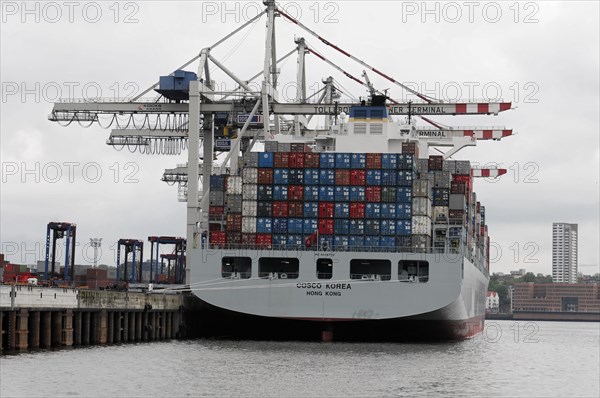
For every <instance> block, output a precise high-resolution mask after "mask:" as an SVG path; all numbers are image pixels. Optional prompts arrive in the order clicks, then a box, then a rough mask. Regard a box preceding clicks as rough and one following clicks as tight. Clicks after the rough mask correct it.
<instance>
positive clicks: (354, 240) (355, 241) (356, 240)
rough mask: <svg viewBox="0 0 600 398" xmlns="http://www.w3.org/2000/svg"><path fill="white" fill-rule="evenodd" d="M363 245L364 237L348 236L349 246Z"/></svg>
mask: <svg viewBox="0 0 600 398" xmlns="http://www.w3.org/2000/svg"><path fill="white" fill-rule="evenodd" d="M364 245H365V237H364V236H360V235H350V236H348V246H350V247H363V246H364Z"/></svg>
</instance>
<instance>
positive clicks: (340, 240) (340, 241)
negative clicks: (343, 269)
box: [333, 235, 349, 250]
mask: <svg viewBox="0 0 600 398" xmlns="http://www.w3.org/2000/svg"><path fill="white" fill-rule="evenodd" d="M333 244H334V245H335V247H336V248H337V249H338V250H340V249H342V248H346V247H348V244H349V239H348V236H346V235H335V236H334V237H333Z"/></svg>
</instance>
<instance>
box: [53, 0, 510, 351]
mask: <svg viewBox="0 0 600 398" xmlns="http://www.w3.org/2000/svg"><path fill="white" fill-rule="evenodd" d="M264 4H265V10H264V11H263V12H262V13H260V14H258V15H257V16H256V17H254V18H252V19H250V20H249V21H247V22H246V23H245V24H243V25H242V26H240V27H239V28H237V29H235V30H234V31H233V32H232V33H231V34H229V35H227V36H226V37H225V38H223V39H222V40H219V41H218V42H216V43H214V44H213V45H212V46H210V47H206V48H204V49H203V50H202V51H201V52H200V53H199V54H198V55H197V56H195V57H194V58H192V59H191V60H190V61H189V62H188V63H186V64H185V65H184V66H183V67H182V68H185V67H186V66H188V65H190V64H192V63H195V62H197V64H198V69H197V73H195V72H191V71H185V70H182V68H181V69H178V70H176V71H174V72H173V73H171V74H170V75H168V76H162V77H161V78H160V81H159V83H156V84H155V85H153V86H151V87H150V88H149V89H148V90H146V91H144V92H143V93H142V94H140V95H138V96H136V97H135V98H131V99H128V100H126V101H117V102H114V101H113V102H100V101H89V100H88V101H60V102H58V103H56V104H54V109H53V111H52V114H51V115H50V120H52V121H56V122H64V124H65V125H69V124H71V123H73V122H78V123H80V124H82V125H84V126H86V127H87V126H90V125H92V124H94V123H98V124H100V122H99V121H100V119H101V117H104V118H103V120H111V122H110V123H109V124H108V126H109V127H110V126H113V131H112V132H111V136H110V138H109V140H108V141H107V143H108V144H109V145H115V146H118V145H120V146H121V147H123V146H127V147H128V148H131V147H132V146H133V147H134V148H135V147H138V148H139V149H140V151H141V152H144V153H149V154H178V153H180V152H181V149H187V150H188V163H187V165H183V166H178V168H177V169H173V170H171V171H169V173H170V175H171V177H172V180H171V181H172V182H178V183H179V184H180V185H179V186H180V193H182V192H183V195H181V198H183V200H185V201H186V202H187V235H186V282H187V285H189V289H190V290H191V291H192V292H193V293H194V295H195V296H196V297H197V298H198V299H199V302H200V303H201V304H200V313H199V316H198V320H199V322H198V324H199V327H200V329H201V331H202V333H201V334H202V335H204V336H228V337H233V338H236V337H239V338H259V339H311V340H313V339H322V340H331V339H335V340H356V341H376V340H410V339H417V340H422V339H434V340H440V339H464V338H468V337H470V336H474V335H476V334H477V333H479V332H481V331H482V329H483V322H484V302H485V295H486V290H487V285H488V280H489V247H490V239H489V236H488V227H487V225H486V212H485V207H484V206H482V205H481V204H480V203H479V202H478V201H477V196H476V194H475V192H474V190H473V179H474V178H475V177H494V176H498V175H501V174H502V173H503V172H506V171H505V170H504V171H503V170H482V169H478V168H476V167H472V166H471V164H470V163H469V161H465V160H452V157H453V156H454V155H455V154H456V153H457V152H458V151H459V150H460V149H462V148H464V147H466V146H473V145H476V143H477V142H478V141H480V140H500V139H502V138H504V137H507V136H509V135H511V134H512V130H506V129H505V128H504V127H494V128H486V127H449V126H445V125H442V124H440V123H438V122H436V121H434V120H431V119H429V117H432V116H461V115H471V116H472V115H497V114H498V113H500V112H503V111H506V110H509V109H510V108H511V104H510V103H506V102H502V101H501V100H500V101H497V102H494V101H478V102H474V101H471V100H466V101H457V102H449V101H442V100H439V99H436V98H433V97H431V96H428V95H424V94H421V93H419V92H417V91H415V90H413V89H411V88H410V87H407V86H405V85H403V84H402V83H400V82H398V81H397V80H395V79H393V78H392V77H391V76H390V75H388V74H385V73H383V72H382V71H381V70H379V69H377V68H375V67H373V66H372V65H370V64H368V63H366V62H365V61H363V60H361V59H359V58H357V57H356V56H354V55H352V54H351V53H350V52H349V51H346V50H343V49H341V48H340V47H339V46H337V45H334V44H333V43H331V42H330V41H328V40H326V39H324V38H323V37H322V36H320V35H319V34H318V33H316V32H315V31H314V30H312V29H310V28H308V27H307V26H305V25H303V24H302V23H301V22H300V21H299V20H297V19H295V18H294V17H292V16H290V15H288V14H287V13H286V12H285V10H284V9H282V8H280V7H279V6H278V5H277V4H276V3H275V1H272V0H267V1H264ZM263 16H266V18H267V24H266V39H265V53H264V68H263V70H262V71H261V72H260V73H258V74H257V75H255V76H254V77H253V78H251V79H250V80H245V79H243V78H240V77H239V76H237V75H236V74H235V73H234V72H233V70H232V69H231V68H228V67H226V66H225V65H223V64H222V63H221V62H219V61H218V60H217V59H216V58H215V57H214V55H213V52H214V50H215V48H217V47H218V46H219V45H220V44H221V43H223V42H224V41H226V40H228V39H229V38H231V37H233V36H234V35H236V34H237V33H238V32H241V31H242V30H243V29H245V28H247V27H248V26H250V25H252V24H254V23H256V22H257V21H258V20H259V19H260V18H262V17H263ZM278 18H282V19H285V20H287V21H288V22H290V23H291V24H293V25H294V26H297V27H299V28H301V29H303V30H304V31H305V33H307V34H308V35H309V36H311V37H314V38H316V39H317V40H318V42H320V44H322V45H324V46H326V48H329V49H332V50H333V51H336V52H337V53H340V54H342V55H343V56H344V57H346V58H347V59H350V60H352V61H354V62H356V63H358V64H360V65H361V66H362V67H364V68H365V69H364V70H363V75H362V79H361V78H357V77H355V76H353V75H352V74H351V73H349V72H347V71H346V70H344V69H342V68H341V67H340V66H338V65H337V64H335V63H333V62H332V61H330V60H329V59H328V58H327V57H326V56H325V55H323V54H322V53H321V52H320V51H321V50H320V51H319V52H317V51H316V50H315V47H314V46H312V45H311V46H309V45H308V43H307V41H306V40H305V39H304V38H303V37H298V36H296V37H295V38H294V44H295V49H294V50H292V51H291V52H289V53H288V54H287V55H285V56H283V57H281V58H278V57H277V49H276V45H275V37H276V33H275V21H276V20H277V19H278ZM277 42H278V43H281V42H282V41H281V40H279V39H278V40H277ZM294 53H296V54H297V63H296V68H297V70H296V89H297V90H296V91H297V95H296V98H295V99H294V101H292V102H290V101H283V100H282V99H281V96H280V94H279V93H278V89H279V88H280V87H281V83H279V82H278V80H279V79H280V68H279V63H280V62H281V61H283V60H284V59H285V58H287V57H289V56H290V55H291V54H294ZM307 56H312V57H314V58H313V59H314V60H315V61H317V62H324V63H326V64H327V65H328V66H330V67H332V68H333V69H334V70H335V71H336V73H338V74H339V75H340V76H342V77H343V78H344V79H345V78H349V79H350V80H351V81H352V82H353V83H354V84H356V83H358V84H360V85H361V86H363V87H366V89H367V92H368V96H367V97H366V98H367V99H363V100H360V99H359V100H357V99H356V98H355V97H354V96H351V95H346V96H347V97H349V98H350V100H346V101H343V100H341V90H340V89H339V87H340V84H339V82H338V81H337V80H336V79H334V78H333V76H329V77H327V78H326V79H325V80H323V83H324V86H323V87H322V88H321V89H320V90H319V91H317V92H316V93H315V94H314V95H312V96H310V97H308V96H307V95H306V91H307V87H308V86H307V84H306V67H307V64H306V62H305V58H306V57H307ZM367 70H368V71H369V73H374V74H376V75H378V77H379V78H382V79H384V80H386V81H388V82H390V83H392V84H394V86H395V87H399V88H400V89H402V90H403V94H404V95H410V96H412V97H411V98H414V100H410V101H396V100H394V99H393V98H392V97H391V96H390V95H388V92H387V91H385V92H381V91H379V90H377V89H376V88H375V85H374V84H373V83H372V82H371V81H370V80H369V76H368V75H367ZM215 71H219V72H221V73H222V74H223V75H225V76H227V77H229V78H231V79H232V80H233V81H234V82H235V84H236V85H237V88H236V89H235V90H233V91H227V92H225V91H220V90H219V89H218V88H217V85H216V84H215V82H214V80H213V79H212V77H214V76H215ZM257 77H262V84H261V85H260V88H259V89H258V90H257V89H253V88H252V87H251V86H250V84H249V83H250V82H251V81H252V80H253V79H255V78H257ZM152 90H155V92H157V93H158V94H159V97H158V98H154V99H152V100H150V101H148V100H144V99H142V98H141V96H142V95H144V94H146V93H148V92H151V91H152ZM346 94H347V93H346ZM317 96H318V99H316V98H317ZM106 116H108V118H106ZM313 117H316V119H317V122H314V121H312V123H311V119H312V118H313ZM417 118H419V119H422V120H424V121H425V122H427V123H428V124H429V125H430V126H428V127H419V126H417V125H416V119H417ZM319 123H322V124H319ZM318 126H321V127H318ZM191 132H198V134H196V133H191ZM182 142H183V143H184V144H182ZM257 143H259V144H264V147H260V148H259V145H255V144H257ZM201 148H202V152H201ZM440 148H446V149H447V150H446V151H445V152H441V149H440ZM433 150H437V151H440V152H441V154H440V155H438V154H436V155H431V156H430V151H433ZM433 153H436V152H433ZM223 156H225V158H224V159H223ZM214 159H218V160H219V161H220V162H221V164H220V165H219V166H217V165H216V164H213V161H214ZM166 175H167V172H165V176H166ZM165 176H163V179H164V180H165V181H168V180H167V179H165V178H166V177H165Z"/></svg>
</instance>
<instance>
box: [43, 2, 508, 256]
mask: <svg viewBox="0 0 600 398" xmlns="http://www.w3.org/2000/svg"><path fill="white" fill-rule="evenodd" d="M263 3H264V5H265V10H264V11H263V12H262V13H260V14H258V15H256V16H255V17H254V18H252V19H250V20H249V21H248V22H246V23H245V24H243V25H242V26H240V27H239V28H237V29H235V30H234V31H233V32H231V33H230V34H228V35H227V36H226V37H224V38H223V39H221V40H219V41H217V42H216V43H214V44H212V45H210V46H208V47H206V48H204V49H202V50H201V51H200V53H199V54H198V55H197V56H195V57H193V58H192V59H191V60H190V61H188V62H187V63H185V64H184V65H182V66H181V67H179V68H178V69H177V70H176V72H173V74H171V75H170V76H174V75H175V74H180V72H181V71H182V70H183V69H184V68H186V67H188V66H189V65H191V64H192V63H195V62H197V64H198V69H197V73H196V74H195V75H194V76H195V77H194V78H192V79H190V80H189V84H188V85H187V86H186V88H185V91H186V93H185V95H184V96H183V97H181V98H178V99H176V100H173V99H168V98H166V97H165V96H159V97H158V99H156V98H152V99H151V100H146V99H143V98H142V97H143V96H144V95H146V94H148V93H150V92H151V91H152V90H156V89H160V85H159V83H160V82H159V83H156V84H154V85H152V86H151V87H149V88H148V89H147V90H145V91H144V92H142V93H141V94H140V95H138V96H136V97H135V98H132V99H130V100H127V101H122V102H118V101H115V102H74V101H70V102H58V103H55V104H54V108H53V110H52V113H51V115H50V117H49V119H50V120H52V121H55V122H59V123H62V124H67V125H68V124H71V123H73V122H78V123H79V124H82V125H85V126H88V125H93V124H98V125H101V126H102V127H105V128H112V127H116V128H115V129H114V130H113V131H112V133H111V136H110V138H109V140H108V143H109V144H110V145H115V146H131V147H134V148H135V147H138V148H140V149H141V150H142V151H144V152H146V153H150V154H152V153H157V154H178V153H180V152H181V150H184V149H186V148H187V150H188V163H187V168H186V169H185V172H183V170H182V168H181V167H178V168H177V169H176V170H175V171H170V172H168V171H167V172H166V173H165V176H164V177H163V178H164V180H167V181H171V182H178V183H180V188H181V186H182V185H183V186H185V187H186V188H187V191H188V192H198V195H195V194H193V195H187V243H188V244H189V247H190V248H192V249H198V248H199V247H200V244H201V239H200V238H201V236H204V235H206V234H208V233H209V232H208V196H209V195H208V193H209V188H210V184H209V183H208V181H209V178H210V175H211V173H213V171H214V167H213V166H214V165H213V158H214V151H215V145H214V144H215V138H219V137H222V136H229V137H230V139H231V143H230V146H229V147H228V153H227V156H226V158H225V160H224V161H223V162H222V164H221V166H220V169H221V170H224V169H225V168H229V170H231V172H232V173H235V172H236V171H237V169H238V167H237V160H238V156H239V154H240V152H242V153H244V152H246V151H251V150H252V148H253V146H254V144H255V143H256V142H257V141H260V140H264V141H268V140H273V139H276V137H277V139H283V140H284V141H286V142H303V143H311V142H313V143H314V142H315V141H316V140H318V139H323V140H330V139H331V137H334V138H335V139H339V140H343V139H344V137H343V136H341V135H339V133H340V132H341V131H342V130H341V129H340V128H339V125H336V122H337V121H338V118H341V116H343V115H344V114H349V113H350V111H351V109H353V108H354V107H358V106H361V105H365V101H364V100H363V101H361V100H360V99H359V100H357V99H356V97H354V96H352V95H351V94H349V93H345V94H346V95H347V96H349V97H350V100H349V101H342V100H341V97H340V93H341V92H342V90H341V89H340V85H339V82H338V81H337V80H335V79H334V78H333V77H328V78H327V79H325V81H324V83H325V85H324V87H323V89H322V90H320V92H319V93H318V94H320V96H319V98H318V99H316V98H313V97H316V95H317V93H315V95H313V96H312V97H307V96H306V63H305V56H306V55H307V54H312V55H314V56H315V57H316V58H318V59H320V60H322V61H323V62H325V63H326V64H327V65H329V66H331V67H333V68H334V69H335V71H337V72H338V73H341V74H342V75H343V76H344V77H346V78H349V79H350V80H351V81H353V82H355V83H358V84H360V85H361V86H364V87H367V88H368V90H369V93H370V94H371V95H372V96H373V94H377V95H381V94H382V95H383V98H387V100H388V101H389V105H387V113H388V115H389V117H396V116H406V117H407V118H408V123H406V126H405V128H404V129H401V130H400V132H401V135H400V137H399V139H405V140H416V141H418V142H419V146H420V147H421V153H422V154H424V155H425V156H426V155H427V153H428V148H429V147H430V146H435V147H449V148H450V149H449V150H448V151H447V152H445V153H444V157H446V158H448V157H450V156H452V155H453V154H455V153H456V152H457V151H459V150H460V149H461V148H463V147H465V146H469V145H475V144H476V142H477V141H478V140H489V139H492V140H497V139H502V138H504V137H507V136H510V135H512V130H510V129H506V128H505V127H494V128H487V127H449V126H442V125H439V124H437V123H435V122H433V121H430V120H428V119H426V118H427V117H428V116H448V115H457V116H458V115H498V114H499V113H500V112H504V111H507V110H509V109H511V103H510V102H502V101H498V102H487V101H482V102H470V101H459V102H448V101H442V100H439V99H436V98H433V97H431V96H428V95H424V94H421V93H419V92H417V91H415V90H413V89H411V88H410V87H408V86H406V85H404V84H402V83H400V82H399V81H397V80H396V79H394V78H393V77H391V76H390V75H388V74H386V73H384V72H382V71H381V70H379V69H377V68H375V67H373V66H371V65H370V64H368V63H366V62H365V61H363V60H361V59H359V58H357V57H355V56H354V55H352V54H351V53H350V52H348V51H346V50H343V49H342V48H341V47H339V46H337V45H335V44H333V43H331V42H330V41H328V40H326V39H325V38H323V37H322V36H320V35H319V34H318V33H316V32H315V31H313V30H311V29H309V28H308V27H307V26H305V25H304V24H302V23H301V22H300V21H298V20H297V19H295V18H293V17H292V16H290V15H288V14H287V13H286V12H284V11H283V10H282V9H281V8H280V7H278V5H277V4H276V2H275V1H274V0H265V1H264V2H263ZM263 16H266V19H267V28H266V40H265V52H264V63H263V69H262V71H261V72H260V73H258V74H256V75H254V76H252V77H251V78H250V79H248V80H244V79H242V78H240V77H238V76H237V75H236V74H235V73H234V72H233V71H232V70H230V69H229V68H228V67H226V66H225V65H224V64H223V63H222V62H220V61H219V60H218V59H217V58H216V57H215V56H214V55H213V53H214V50H215V49H216V48H217V47H218V46H219V45H220V44H222V43H223V42H225V41H226V40H228V39H229V38H231V37H232V36H234V35H235V34H237V33H238V32H240V31H242V30H243V29H245V28H246V27H248V26H249V25H251V24H253V23H256V22H257V21H258V20H259V19H260V18H262V17H263ZM280 17H281V18H284V19H286V20H288V21H289V22H291V23H292V24H294V25H296V26H298V27H299V28H301V29H302V30H304V31H305V32H306V33H308V35H310V36H312V37H314V38H316V39H317V40H318V41H320V42H321V43H322V44H323V45H325V46H327V47H329V48H331V49H333V50H335V51H337V52H338V53H341V54H342V55H344V56H345V57H347V58H348V59H350V60H352V61H354V62H356V63H358V64H359V65H361V66H362V67H363V68H365V69H364V70H363V77H365V78H366V82H365V81H362V80H360V79H358V78H356V77H354V76H353V75H352V74H350V73H348V72H346V71H345V70H344V69H342V68H341V67H339V66H337V65H336V64H334V63H333V62H331V61H330V60H329V59H327V58H326V57H325V56H323V55H321V53H319V52H317V51H316V50H315V49H314V48H313V47H314V46H312V45H311V46H310V47H309V46H308V44H307V41H306V40H305V39H304V38H296V39H295V45H296V46H295V48H294V49H293V50H292V51H290V52H288V53H287V54H286V55H285V56H284V57H282V58H279V59H278V58H277V51H276V46H275V38H276V29H275V21H276V18H280ZM293 53H297V54H298V62H297V73H296V77H297V78H296V80H297V85H298V92H297V96H296V98H295V102H284V101H282V100H281V98H280V95H279V92H278V78H279V69H278V64H279V63H280V62H281V61H283V60H284V59H286V58H288V57H289V56H291V55H292V54H293ZM211 67H214V68H217V69H219V70H220V71H222V72H223V73H224V74H225V75H227V76H228V77H229V78H231V79H232V80H233V81H234V82H235V83H236V85H237V87H236V89H234V90H231V91H228V92H218V91H217V90H216V88H215V82H214V81H213V80H212V79H211V72H210V71H211ZM366 71H370V72H373V73H375V74H376V75H378V76H379V77H381V78H383V79H385V80H387V81H389V82H391V83H393V84H394V85H395V86H398V87H399V88H400V89H402V90H403V91H404V92H405V93H408V94H410V95H413V96H414V97H415V100H414V101H396V100H394V99H393V98H391V97H390V96H388V95H387V90H385V91H386V92H385V93H382V92H381V91H378V90H376V89H375V87H374V85H373V83H372V82H371V81H370V80H369V79H368V76H367V72H366ZM259 77H262V84H261V88H260V90H253V89H252V87H250V85H249V83H250V82H251V81H253V80H254V79H257V78H259ZM315 116H317V117H321V118H324V119H325V128H323V129H314V128H313V129H311V128H309V123H310V122H311V119H312V118H313V117H315ZM287 117H292V118H293V119H292V120H290V119H286V118H287ZM415 117H421V118H424V119H425V120H426V121H428V122H429V123H430V124H432V125H433V126H434V128H419V127H416V126H415V125H414V123H413V120H414V118H415ZM102 119H104V121H103V122H102ZM190 132H193V133H192V134H190ZM226 133H227V134H226ZM335 134H338V135H337V136H335ZM201 144H202V145H201ZM200 146H202V148H203V149H202V153H200ZM199 159H202V161H201V162H200V161H199ZM474 173H475V174H478V173H480V172H478V171H474ZM500 173H501V171H487V172H481V174H482V175H483V174H500ZM200 185H201V187H202V188H201V190H200V189H199V187H200Z"/></svg>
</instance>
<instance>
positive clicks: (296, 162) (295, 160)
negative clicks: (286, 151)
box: [289, 152, 304, 169]
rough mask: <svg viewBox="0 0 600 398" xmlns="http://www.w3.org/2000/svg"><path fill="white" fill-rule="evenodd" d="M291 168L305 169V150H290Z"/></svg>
mask: <svg viewBox="0 0 600 398" xmlns="http://www.w3.org/2000/svg"><path fill="white" fill-rule="evenodd" d="M289 167H290V168H291V169H303V168H304V152H290V164H289Z"/></svg>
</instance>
